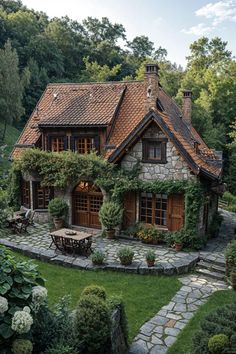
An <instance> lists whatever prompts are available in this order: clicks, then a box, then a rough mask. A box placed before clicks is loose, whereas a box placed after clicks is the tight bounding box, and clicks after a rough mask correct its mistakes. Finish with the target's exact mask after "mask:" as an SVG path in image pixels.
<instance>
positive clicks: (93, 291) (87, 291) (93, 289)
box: [81, 285, 107, 301]
mask: <svg viewBox="0 0 236 354" xmlns="http://www.w3.org/2000/svg"><path fill="white" fill-rule="evenodd" d="M81 295H82V296H86V295H95V296H97V297H99V298H100V299H102V300H104V301H105V300H106V298H107V293H106V290H105V289H104V288H103V287H102V286H98V285H90V286H87V287H86V288H84V290H83V291H82V294H81Z"/></svg>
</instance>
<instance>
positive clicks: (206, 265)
mask: <svg viewBox="0 0 236 354" xmlns="http://www.w3.org/2000/svg"><path fill="white" fill-rule="evenodd" d="M197 265H198V266H199V267H200V268H205V269H208V270H211V271H213V272H217V273H222V274H225V267H224V266H223V267H222V266H219V265H217V264H214V263H210V262H205V261H203V260H201V261H199V262H198V264H197Z"/></svg>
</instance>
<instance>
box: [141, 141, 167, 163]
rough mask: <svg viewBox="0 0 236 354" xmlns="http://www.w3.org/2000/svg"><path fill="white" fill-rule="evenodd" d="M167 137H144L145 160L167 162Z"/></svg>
mask: <svg viewBox="0 0 236 354" xmlns="http://www.w3.org/2000/svg"><path fill="white" fill-rule="evenodd" d="M166 142H167V139H164V138H163V139H155V140H151V139H143V161H144V162H152V163H166Z"/></svg>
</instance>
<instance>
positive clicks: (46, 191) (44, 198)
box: [34, 182, 54, 209]
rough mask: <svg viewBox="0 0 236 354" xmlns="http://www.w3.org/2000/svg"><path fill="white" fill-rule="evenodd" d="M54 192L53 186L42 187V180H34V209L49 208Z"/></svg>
mask: <svg viewBox="0 0 236 354" xmlns="http://www.w3.org/2000/svg"><path fill="white" fill-rule="evenodd" d="M53 194H54V193H53V188H49V187H41V185H40V182H34V209H47V207H48V203H49V201H50V200H51V199H52V198H53Z"/></svg>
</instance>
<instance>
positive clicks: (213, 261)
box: [200, 256, 225, 267]
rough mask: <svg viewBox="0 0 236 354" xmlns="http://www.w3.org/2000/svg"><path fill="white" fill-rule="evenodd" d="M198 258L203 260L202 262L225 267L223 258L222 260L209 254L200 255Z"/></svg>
mask: <svg viewBox="0 0 236 354" xmlns="http://www.w3.org/2000/svg"><path fill="white" fill-rule="evenodd" d="M200 260H201V261H204V262H207V263H209V264H215V265H217V266H220V267H225V260H223V259H222V260H220V259H219V258H217V259H214V258H212V257H211V256H209V257H207V256H200Z"/></svg>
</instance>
